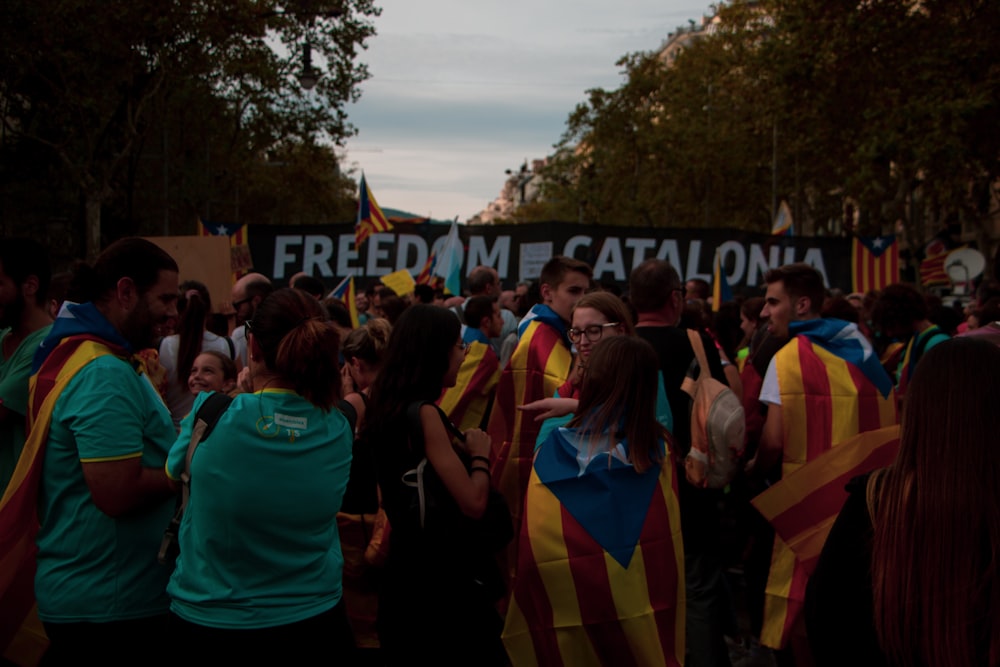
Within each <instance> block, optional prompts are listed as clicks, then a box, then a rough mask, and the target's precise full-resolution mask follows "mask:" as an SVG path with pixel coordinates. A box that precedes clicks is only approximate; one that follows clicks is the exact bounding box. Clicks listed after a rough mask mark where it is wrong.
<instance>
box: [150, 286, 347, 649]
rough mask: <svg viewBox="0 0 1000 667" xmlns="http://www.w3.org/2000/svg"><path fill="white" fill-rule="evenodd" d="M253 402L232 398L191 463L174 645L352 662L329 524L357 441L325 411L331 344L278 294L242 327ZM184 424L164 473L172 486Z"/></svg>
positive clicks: (303, 301) (291, 297)
mask: <svg viewBox="0 0 1000 667" xmlns="http://www.w3.org/2000/svg"><path fill="white" fill-rule="evenodd" d="M247 336H248V337H247V340H248V353H249V369H250V376H251V383H252V389H253V391H252V392H251V393H245V394H239V395H237V396H236V397H235V398H234V399H233V402H232V404H231V405H230V406H229V408H228V409H227V410H226V411H225V412H224V413H222V415H221V417H219V419H218V421H217V422H216V424H215V426H214V428H213V429H212V430H211V432H210V434H209V435H208V436H207V437H206V438H205V439H204V440H203V441H202V442H201V443H200V444H198V446H197V449H196V450H195V452H194V456H193V458H192V459H191V463H190V475H191V477H190V480H191V482H190V497H189V499H188V504H187V509H186V510H185V513H184V518H183V521H182V522H181V527H180V533H179V543H180V556H179V557H178V559H177V566H176V569H175V570H174V574H173V576H172V577H171V579H170V584H169V585H168V586H167V593H169V594H170V597H171V598H172V602H171V605H170V611H171V617H170V623H171V626H172V627H171V629H170V632H169V636H170V641H171V642H176V643H177V645H179V646H188V647H197V652H198V656H199V657H198V660H199V661H201V662H206V663H209V662H227V663H228V662H232V663H245V664H265V663H288V664H319V663H334V662H337V661H344V662H345V663H349V662H350V660H351V659H353V655H352V651H353V639H352V637H351V631H350V627H349V626H348V622H347V616H346V614H345V612H344V603H343V601H342V584H341V577H342V569H343V557H342V556H341V551H340V540H339V537H338V533H337V511H338V510H339V509H340V504H341V500H342V498H343V495H344V489H345V487H346V486H347V478H348V474H349V471H350V467H351V444H352V442H353V439H354V438H353V434H352V432H351V426H350V423H349V422H348V420H347V418H346V417H344V415H343V414H341V413H340V412H339V411H338V410H337V409H336V408H335V407H334V406H335V404H336V403H337V400H338V399H339V398H340V396H339V394H340V391H339V389H340V383H339V382H336V381H331V379H332V378H337V377H338V374H339V369H338V368H337V355H338V349H339V339H338V336H337V332H336V331H335V330H334V329H333V327H331V326H330V325H329V323H328V322H327V317H326V313H325V311H324V310H323V307H322V306H321V305H320V303H319V302H318V301H316V299H314V298H312V297H311V296H309V295H308V294H306V293H305V292H302V291H299V290H294V289H281V290H277V291H276V292H274V293H272V294H271V295H270V296H268V297H267V298H266V299H264V301H262V302H261V304H260V306H258V308H257V310H256V312H255V313H254V318H253V320H252V321H249V322H247ZM209 395H210V394H209V393H202V394H200V395H199V397H198V399H196V400H195V403H194V407H193V408H192V414H191V415H189V416H188V417H186V418H185V419H184V421H183V422H182V423H181V433H180V436H179V437H178V439H177V441H176V442H175V443H174V446H173V448H172V449H171V451H170V456H169V458H168V460H167V472H168V474H169V475H170V476H171V477H172V478H173V479H179V478H180V477H181V473H182V472H183V471H184V469H185V457H186V455H187V452H188V446H189V442H190V440H191V432H192V426H193V424H192V422H193V417H194V415H195V414H196V413H197V411H198V408H199V407H200V406H201V405H202V403H203V402H204V401H205V399H206V398H207V397H208V396H209Z"/></svg>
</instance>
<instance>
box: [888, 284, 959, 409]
mask: <svg viewBox="0 0 1000 667" xmlns="http://www.w3.org/2000/svg"><path fill="white" fill-rule="evenodd" d="M928 315H929V309H928V308H927V301H926V300H925V299H924V295H923V294H921V293H920V292H918V291H917V290H916V289H915V288H914V287H911V286H910V285H904V284H902V283H897V284H894V285H889V286H887V287H886V288H885V289H883V290H882V292H881V293H880V294H879V296H878V301H876V302H875V307H874V308H873V309H872V322H873V324H874V326H875V328H876V329H877V330H879V331H881V333H882V335H884V336H885V337H886V338H887V339H888V340H898V341H901V342H903V341H905V343H904V347H903V352H902V356H901V357H900V362H899V367H898V368H897V370H896V377H895V378H894V379H895V381H896V400H897V401H902V400H903V398H904V397H905V396H906V387H907V385H908V384H909V383H910V379H911V378H912V377H913V371H914V370H915V369H916V367H917V364H918V363H919V362H920V360H921V359H922V358H923V356H924V354H926V353H927V352H928V351H929V350H930V349H931V348H932V347H934V346H935V345H939V344H941V343H943V342H945V341H946V340H948V339H950V338H951V336H949V335H948V334H947V333H945V332H944V331H942V330H941V327H939V326H938V325H936V324H934V323H933V322H931V321H930V319H928Z"/></svg>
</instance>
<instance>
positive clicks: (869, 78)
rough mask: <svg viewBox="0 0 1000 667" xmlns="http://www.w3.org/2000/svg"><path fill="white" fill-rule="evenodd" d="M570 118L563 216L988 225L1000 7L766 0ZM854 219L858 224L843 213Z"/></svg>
mask: <svg viewBox="0 0 1000 667" xmlns="http://www.w3.org/2000/svg"><path fill="white" fill-rule="evenodd" d="M718 17H719V20H718V22H717V23H716V24H715V25H714V26H713V30H711V31H708V34H704V35H703V36H701V37H698V38H695V39H690V31H682V33H683V34H682V35H681V36H680V37H681V38H684V39H686V40H687V41H686V42H685V46H684V48H683V49H682V50H681V51H680V53H679V55H677V56H676V57H675V58H672V59H671V61H670V63H669V64H666V63H665V62H663V61H662V60H661V59H660V58H659V57H658V55H657V54H655V53H642V54H631V55H629V56H627V57H625V58H623V59H622V61H621V62H620V65H621V66H622V67H623V69H624V73H625V75H626V80H625V82H624V83H623V84H622V85H621V86H620V87H619V88H618V89H616V90H612V91H608V90H592V91H590V92H589V99H588V100H587V102H586V103H584V104H581V105H580V106H579V107H578V108H577V109H576V110H574V111H573V113H572V114H570V116H569V118H568V121H567V129H566V133H565V135H564V136H563V139H562V142H561V144H560V152H559V153H558V154H557V156H556V158H555V159H554V160H552V161H550V164H549V166H548V167H547V168H546V172H545V175H546V177H547V179H548V183H547V185H546V188H545V191H544V192H545V194H546V196H547V197H549V198H550V199H551V200H552V201H554V202H555V203H556V204H555V206H560V207H562V208H563V209H564V210H566V211H570V212H575V213H576V214H575V215H573V216H572V217H571V218H569V219H579V220H581V221H584V222H591V221H600V222H602V223H615V222H623V223H626V222H627V223H629V224H635V223H640V224H649V225H657V226H685V227H690V226H699V225H704V226H712V227H719V226H724V227H736V228H744V229H755V230H758V231H766V230H767V229H769V227H770V224H771V219H772V215H773V210H774V206H775V204H776V203H777V202H778V201H780V200H781V199H787V200H788V201H789V202H790V203H791V204H792V207H793V210H794V212H795V219H796V228H797V230H799V232H800V233H801V231H802V230H806V231H807V232H808V231H810V230H811V231H813V232H815V233H839V232H841V231H847V230H846V229H843V225H842V223H844V222H845V220H844V211H845V207H847V206H848V205H849V206H850V207H852V208H853V209H854V210H856V211H858V213H859V221H860V224H859V226H858V231H860V232H862V233H875V232H879V231H882V232H887V231H891V230H894V229H895V228H896V227H897V225H901V226H902V228H903V229H904V232H905V234H906V235H907V237H908V238H909V241H910V244H911V246H912V247H919V246H920V245H922V240H923V239H924V238H926V237H927V236H929V235H931V234H933V233H934V232H936V231H937V230H938V229H939V228H940V226H941V225H942V224H945V223H947V222H954V221H959V220H962V221H966V222H972V223H974V224H978V225H980V226H981V225H982V224H983V223H984V222H985V221H986V220H987V219H988V218H989V216H990V215H991V214H992V213H994V212H992V211H990V210H989V203H990V201H991V198H990V192H991V191H992V188H993V186H994V184H995V183H996V182H997V177H998V175H1000V133H998V132H996V130H995V127H996V124H997V121H998V120H1000V40H997V39H996V35H997V34H1000V3H997V2H994V1H992V0H969V1H966V2H953V1H944V0H931V1H924V2H915V1H914V0H870V1H866V2H857V0H762V1H760V2H733V3H731V4H729V5H726V6H722V7H720V8H719V10H718ZM846 222H851V221H846Z"/></svg>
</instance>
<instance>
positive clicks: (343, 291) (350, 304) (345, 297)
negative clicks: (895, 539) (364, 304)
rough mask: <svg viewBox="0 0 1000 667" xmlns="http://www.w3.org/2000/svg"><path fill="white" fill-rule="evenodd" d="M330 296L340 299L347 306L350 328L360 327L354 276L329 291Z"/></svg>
mask: <svg viewBox="0 0 1000 667" xmlns="http://www.w3.org/2000/svg"><path fill="white" fill-rule="evenodd" d="M330 296H332V297H333V298H335V299H340V300H341V301H343V302H344V305H345V306H347V312H348V313H350V314H351V326H352V327H354V328H355V329H357V328H358V327H359V326H361V320H360V317H359V316H358V302H357V296H358V295H357V292H355V290H354V276H348V277H346V278H344V279H343V280H341V281H340V283H339V284H338V285H337V286H336V287H334V288H333V289H332V290H330Z"/></svg>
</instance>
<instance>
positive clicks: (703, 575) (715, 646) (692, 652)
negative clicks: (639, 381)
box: [629, 259, 730, 667]
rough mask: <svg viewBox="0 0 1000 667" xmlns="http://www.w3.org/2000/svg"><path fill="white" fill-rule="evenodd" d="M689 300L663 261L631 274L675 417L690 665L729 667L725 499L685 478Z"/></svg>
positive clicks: (642, 332) (711, 351)
mask: <svg viewBox="0 0 1000 667" xmlns="http://www.w3.org/2000/svg"><path fill="white" fill-rule="evenodd" d="M684 297H685V290H684V287H683V286H682V283H681V279H680V276H679V275H678V273H677V270H676V269H675V268H674V267H673V266H672V265H671V264H670V263H669V262H667V261H665V260H662V259H647V260H645V261H644V262H642V263H641V264H639V266H637V267H636V268H635V269H633V270H632V274H631V275H630V276H629V299H630V301H631V303H632V306H633V307H634V308H635V310H636V313H637V314H638V321H637V322H636V326H635V332H636V334H637V335H638V336H639V337H640V338H643V339H645V340H646V341H648V342H649V343H650V345H652V346H653V349H654V350H656V354H657V356H658V357H659V359H660V371H661V372H662V374H663V386H664V388H665V389H666V393H667V401H668V402H669V403H670V409H671V412H672V413H673V420H674V431H673V433H672V435H673V436H674V447H675V451H674V455H675V460H676V463H677V480H678V481H677V486H678V498H679V500H680V505H681V532H682V533H683V537H684V578H685V586H686V589H687V610H686V624H685V627H686V652H687V661H686V663H685V664H688V665H693V666H698V665H710V666H712V667H716V666H721V665H728V664H729V651H728V648H727V646H726V642H725V637H724V635H723V632H724V630H725V627H726V622H727V620H726V619H727V615H728V614H729V609H730V605H729V601H728V593H727V590H726V584H725V580H724V578H723V576H724V575H723V567H722V558H721V550H722V549H721V542H720V540H719V536H720V533H721V517H720V516H719V510H718V502H719V500H720V493H719V492H718V491H715V490H711V489H700V488H695V487H694V486H692V485H691V483H689V482H688V481H687V477H686V475H685V472H684V459H685V457H686V456H687V452H688V450H690V448H691V407H690V396H689V395H688V394H687V393H686V392H685V391H684V390H683V389H681V385H682V384H683V382H684V378H685V376H686V375H687V374H688V371H689V369H690V368H691V365H692V362H693V361H694V358H695V354H694V349H693V348H692V347H691V341H690V339H689V338H688V334H687V330H686V329H683V328H682V327H680V326H679V322H680V318H681V314H682V313H683V312H684V303H685V302H684ZM698 333H699V335H700V336H701V339H702V347H703V348H704V350H705V357H706V359H707V361H708V366H709V371H710V372H711V374H712V377H714V378H715V379H716V380H718V381H719V382H722V383H723V384H728V382H727V381H726V376H725V372H724V371H723V369H722V362H721V360H720V359H719V351H718V349H717V348H716V347H715V343H714V342H713V341H712V339H711V338H710V337H709V336H708V335H707V334H705V333H704V332H701V331H699V332H698Z"/></svg>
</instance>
